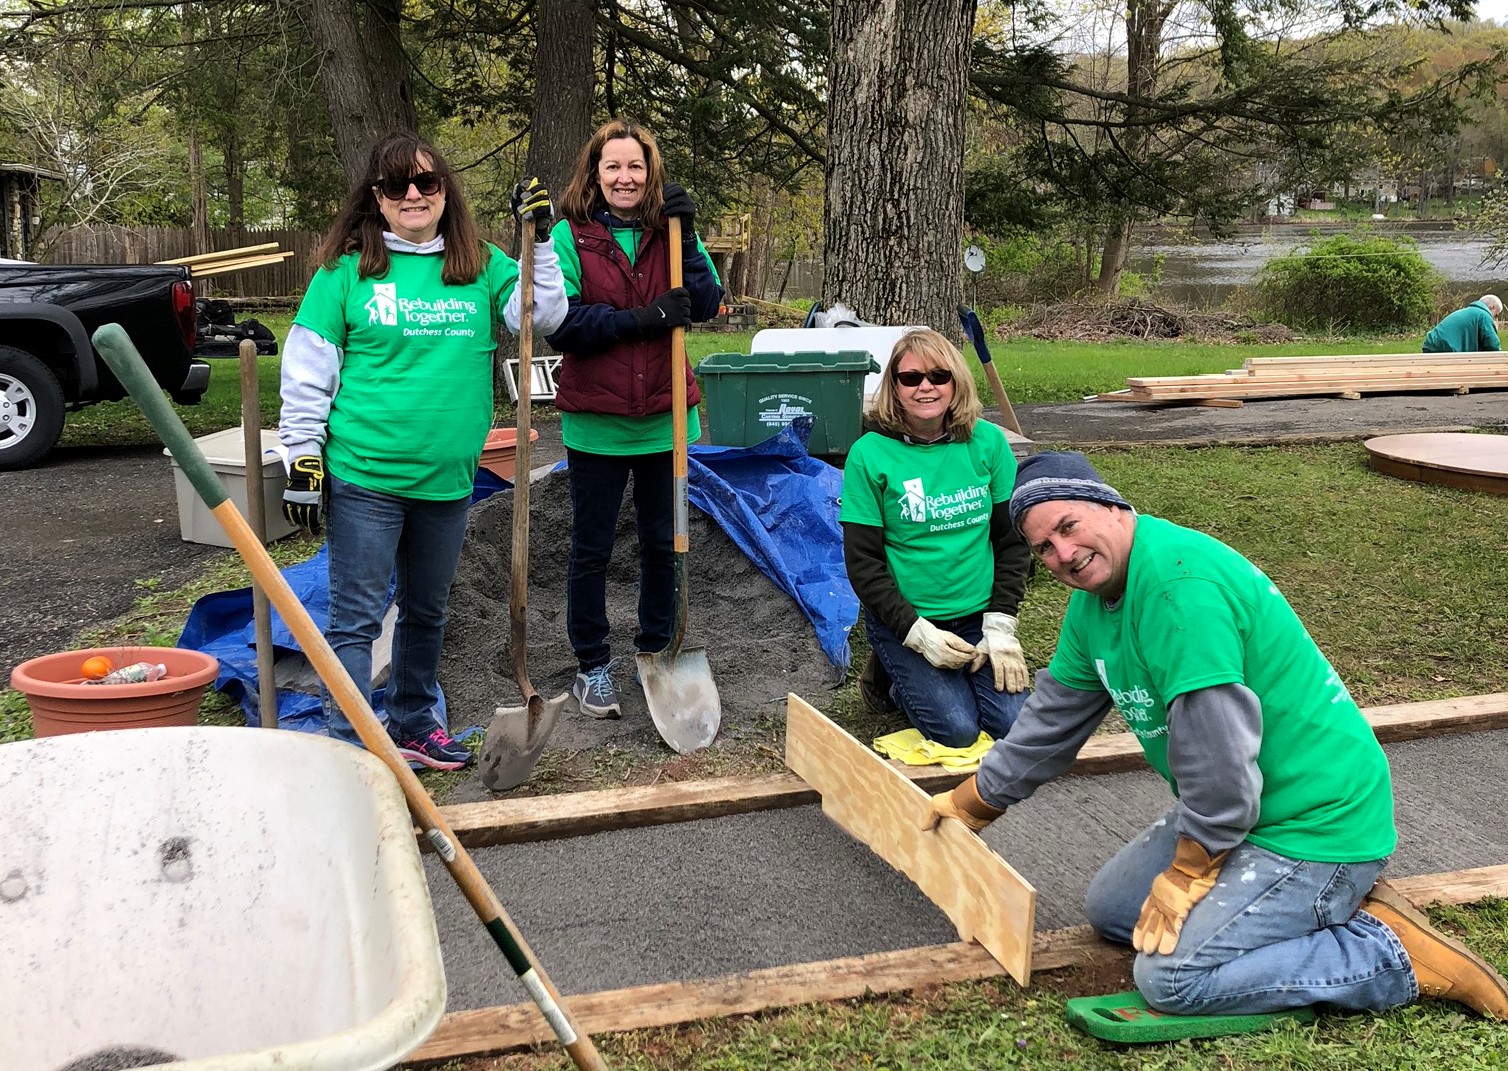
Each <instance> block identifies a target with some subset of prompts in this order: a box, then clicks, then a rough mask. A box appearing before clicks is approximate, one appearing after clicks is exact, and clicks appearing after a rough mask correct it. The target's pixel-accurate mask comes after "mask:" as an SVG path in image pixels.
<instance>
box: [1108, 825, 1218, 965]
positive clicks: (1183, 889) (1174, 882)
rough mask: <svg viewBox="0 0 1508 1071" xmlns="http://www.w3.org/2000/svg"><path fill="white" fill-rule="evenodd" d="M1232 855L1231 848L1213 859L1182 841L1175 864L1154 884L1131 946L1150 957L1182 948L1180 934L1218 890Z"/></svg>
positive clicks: (1175, 853) (1193, 844) (1194, 844)
mask: <svg viewBox="0 0 1508 1071" xmlns="http://www.w3.org/2000/svg"><path fill="white" fill-rule="evenodd" d="M1229 854H1230V849H1229V848H1227V849H1226V850H1225V851H1223V852H1221V853H1220V854H1219V855H1217V856H1215V857H1214V858H1213V859H1212V858H1210V853H1209V852H1207V851H1205V850H1204V846H1203V845H1202V844H1200V843H1199V842H1198V841H1195V840H1190V839H1189V838H1188V837H1179V838H1178V846H1177V847H1176V848H1174V849H1173V864H1172V865H1171V866H1169V867H1168V869H1166V870H1164V871H1163V872H1162V873H1161V874H1159V875H1157V877H1156V878H1155V879H1154V880H1153V882H1152V892H1151V894H1150V895H1148V897H1147V899H1146V902H1145V903H1143V904H1142V905H1141V917H1140V918H1138V919H1137V920H1136V929H1134V930H1132V931H1131V944H1132V945H1133V946H1134V947H1135V949H1136V950H1137V951H1138V952H1141V953H1144V954H1146V955H1148V956H1152V955H1159V956H1166V955H1167V954H1168V953H1170V952H1172V951H1173V949H1175V948H1177V947H1178V934H1179V933H1180V932H1181V931H1182V930H1183V921H1184V919H1186V918H1188V917H1189V912H1190V911H1192V910H1193V909H1194V905H1195V904H1197V903H1198V902H1199V901H1200V900H1203V899H1204V897H1205V895H1206V894H1207V893H1208V892H1209V891H1210V890H1211V889H1213V888H1214V887H1215V879H1216V878H1218V877H1219V876H1220V866H1221V864H1222V863H1224V862H1225V857H1226V856H1227V855H1229Z"/></svg>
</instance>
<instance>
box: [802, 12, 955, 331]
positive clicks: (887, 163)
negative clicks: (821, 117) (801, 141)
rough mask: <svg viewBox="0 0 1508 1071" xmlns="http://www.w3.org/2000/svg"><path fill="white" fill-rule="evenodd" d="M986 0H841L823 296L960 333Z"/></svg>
mask: <svg viewBox="0 0 1508 1071" xmlns="http://www.w3.org/2000/svg"><path fill="white" fill-rule="evenodd" d="M973 29H974V0H889V2H886V3H882V4H875V3H873V2H872V0H834V3H833V10H832V48H831V57H830V60H829V63H828V94H827V97H828V106H827V129H828V135H827V140H828V154H827V165H826V179H827V195H826V198H825V201H824V204H823V209H822V226H823V234H824V236H825V251H826V256H825V265H824V269H823V275H822V296H823V298H824V299H825V300H826V301H829V302H831V301H842V302H844V303H845V304H847V305H849V306H851V307H852V308H853V309H854V311H855V312H856V313H858V315H859V316H860V317H862V318H863V319H866V320H869V321H871V322H874V323H880V324H897V325H899V324H927V325H929V326H931V327H935V328H937V329H938V330H941V331H944V332H946V333H947V334H949V335H950V336H952V337H954V338H957V337H958V335H959V328H958V316H957V306H958V304H959V302H960V301H961V300H962V298H963V282H962V279H961V278H960V273H961V267H960V259H959V257H960V250H961V249H962V248H963V193H964V189H963V147H964V116H965V112H966V109H965V96H966V92H967V88H968V74H969V48H970V42H971V40H972V37H973Z"/></svg>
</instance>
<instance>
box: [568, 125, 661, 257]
mask: <svg viewBox="0 0 1508 1071" xmlns="http://www.w3.org/2000/svg"><path fill="white" fill-rule="evenodd" d="M618 138H632V139H633V140H635V141H637V142H638V143H639V147H640V148H641V149H643V150H644V198H643V200H641V201H640V202H639V222H641V223H642V224H644V229H645V230H649V231H652V230H656V229H658V228H659V227H661V226H663V225H664V222H665V216H664V212H663V211H662V209H663V208H664V207H665V164H664V162H663V161H662V160H661V158H660V146H659V143H658V142H656V141H655V136H654V135H653V134H651V133H650V132H649V131H648V130H645V129H644V128H643V127H642V126H640V125H639V124H638V123H635V122H632V121H630V120H628V119H610V120H608V121H607V122H606V123H603V124H602V125H601V126H599V127H598V128H597V130H596V132H595V133H594V134H593V135H592V136H591V137H590V138H588V139H587V143H586V144H585V145H583V146H582V148H581V154H580V155H579V156H577V157H576V166H575V167H573V168H572V169H571V179H570V181H569V182H567V183H566V188H565V192H564V193H562V194H561V195H560V214H561V215H562V216H564V217H565V218H566V219H568V220H570V221H571V222H572V223H587V222H589V221H590V220H591V218H592V213H593V212H596V211H598V210H600V209H604V208H606V207H607V202H606V201H605V200H604V199H603V197H602V186H601V184H600V183H599V182H598V181H597V165H598V164H599V163H601V162H602V147H603V146H604V145H606V144H607V143H608V142H610V141H615V140H617V139H618Z"/></svg>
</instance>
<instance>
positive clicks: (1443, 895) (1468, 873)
mask: <svg viewBox="0 0 1508 1071" xmlns="http://www.w3.org/2000/svg"><path fill="white" fill-rule="evenodd" d="M1388 882H1389V884H1391V885H1392V886H1393V887H1394V888H1395V889H1397V890H1398V891H1399V892H1401V893H1403V895H1404V896H1407V897H1408V898H1409V899H1410V900H1412V901H1413V902H1414V903H1416V904H1418V905H1419V906H1420V907H1428V906H1431V905H1435V904H1474V903H1476V902H1477V901H1478V900H1485V899H1487V898H1488V897H1489V896H1508V866H1483V867H1477V868H1475V869H1474V870H1452V871H1448V872H1446V873H1443V874H1419V875H1417V876H1415V877H1409V878H1389V879H1388Z"/></svg>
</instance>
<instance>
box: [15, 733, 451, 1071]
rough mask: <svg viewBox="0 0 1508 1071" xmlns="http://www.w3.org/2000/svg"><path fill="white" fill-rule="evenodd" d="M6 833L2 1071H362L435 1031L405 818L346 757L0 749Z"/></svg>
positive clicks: (275, 742)
mask: <svg viewBox="0 0 1508 1071" xmlns="http://www.w3.org/2000/svg"><path fill="white" fill-rule="evenodd" d="M0 815H4V816H5V819H4V822H3V823H0V948H3V949H5V955H4V959H5V966H4V969H0V1008H4V1009H5V1014H4V1015H0V1053H4V1054H5V1056H4V1058H3V1061H0V1062H3V1064H4V1066H5V1068H6V1071H55V1069H59V1068H62V1067H64V1066H66V1065H68V1064H70V1063H72V1062H74V1061H81V1060H83V1059H84V1058H86V1057H90V1056H92V1055H95V1054H101V1055H100V1057H99V1059H98V1061H97V1066H110V1063H109V1058H107V1056H106V1055H105V1054H102V1053H101V1050H115V1051H118V1050H131V1049H138V1048H140V1049H156V1050H160V1052H162V1053H166V1054H171V1055H172V1056H174V1057H176V1058H177V1062H172V1063H167V1064H163V1065H161V1066H162V1068H163V1071H167V1069H171V1071H260V1069H263V1068H266V1069H272V1068H276V1069H278V1071H366V1069H371V1071H376V1069H379V1068H388V1067H391V1066H392V1065H393V1064H395V1063H397V1062H399V1061H400V1060H401V1059H402V1058H403V1057H404V1056H405V1055H407V1054H408V1053H409V1052H412V1051H413V1050H414V1049H415V1048H416V1047H418V1045H419V1044H420V1043H421V1042H422V1041H424V1039H425V1038H426V1037H428V1036H429V1034H430V1032H431V1031H432V1030H433V1029H434V1027H435V1024H436V1023H437V1022H438V1021H439V1019H440V1016H441V1014H442V1013H443V1012H444V1009H445V975H444V971H443V968H442V967H441V963H440V945H439V938H438V935H437V934H436V932H435V922H434V914H433V912H432V911H431V909H430V902H429V891H428V888H427V887H426V885H425V881H424V872H423V868H422V867H421V866H420V862H419V853H418V850H417V847H416V845H415V840H414V834H413V827H412V824H411V822H410V820H409V815H408V809H407V807H406V806H405V804H404V799H403V794H402V792H401V791H400V790H399V788H398V784H397V782H396V781H395V780H394V779H393V776H392V774H391V773H389V772H388V770H387V768H386V767H384V766H383V765H382V763H380V762H379V761H377V760H376V759H374V758H372V757H371V756H369V755H367V754H366V753H365V752H363V751H361V750H360V749H358V748H354V747H351V746H349V745H346V744H343V743H338V742H336V741H333V740H327V739H323V738H318V737H311V736H306V735H304V734H300V733H288V732H275V731H269V730H264V729H229V728H205V727H197V728H153V729H133V730H123V731H118V732H94V733H81V734H78V735H74V736H60V737H52V738H49V739H43V740H29V741H24V742H21V743H14V744H6V745H3V746H0ZM160 1058H161V1057H159V1059H160ZM116 1066H121V1065H119V1064H117V1065H116ZM125 1066H136V1065H135V1064H129V1063H128V1064H125Z"/></svg>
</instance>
